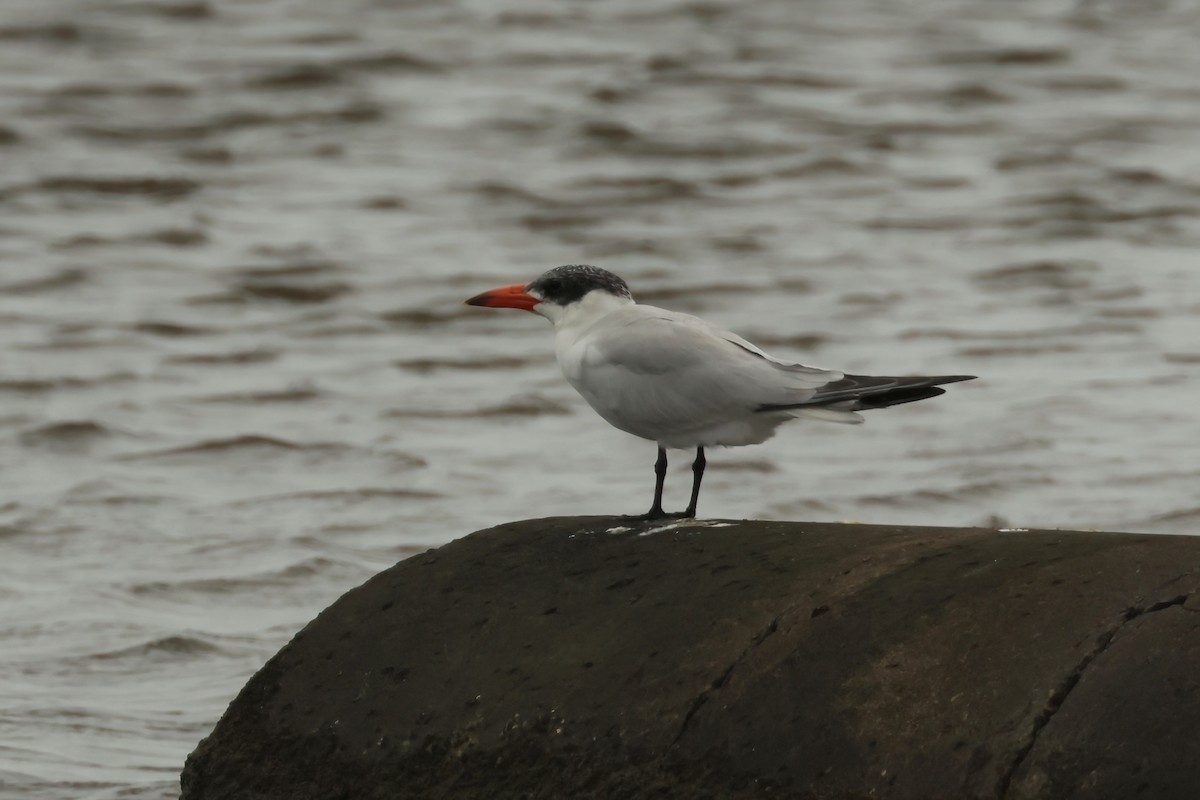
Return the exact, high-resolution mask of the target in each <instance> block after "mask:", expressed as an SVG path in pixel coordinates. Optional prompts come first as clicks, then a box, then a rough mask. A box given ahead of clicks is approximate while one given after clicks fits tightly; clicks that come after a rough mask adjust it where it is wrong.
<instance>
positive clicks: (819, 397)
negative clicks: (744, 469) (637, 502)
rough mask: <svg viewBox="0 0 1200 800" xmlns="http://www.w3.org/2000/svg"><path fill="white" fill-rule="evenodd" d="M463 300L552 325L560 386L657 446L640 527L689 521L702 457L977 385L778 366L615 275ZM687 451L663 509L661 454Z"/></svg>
mask: <svg viewBox="0 0 1200 800" xmlns="http://www.w3.org/2000/svg"><path fill="white" fill-rule="evenodd" d="M465 303H466V304H467V305H471V306H483V307H486V308H516V309H521V310H524V311H529V312H532V313H534V314H538V315H540V316H542V317H545V318H546V319H548V320H550V322H551V323H552V324H553V326H554V333H555V355H556V357H557V360H558V365H559V367H560V368H561V369H562V373H563V376H564V377H565V378H566V379H567V382H568V383H569V384H571V386H572V387H574V389H575V390H576V391H577V392H579V394H580V395H582V396H583V399H584V400H586V401H587V403H588V405H590V406H591V407H592V408H593V409H594V410H595V411H596V413H597V414H599V415H600V416H601V417H602V418H603V419H604V420H605V421H606V422H608V423H609V424H610V425H612V426H613V427H615V428H617V429H619V430H622V431H625V432H626V433H631V434H633V435H634V436H638V437H641V438H643V439H648V440H650V441H653V442H656V443H657V445H658V459H657V460H656V461H655V464H654V474H655V484H654V501H653V504H652V505H651V507H650V510H649V511H648V512H647V513H645V514H643V515H640V517H639V518H640V519H646V520H654V519H661V518H666V517H671V518H694V517H695V516H696V506H697V503H698V501H699V497H700V483H701V481H702V480H703V478H704V468H705V465H706V464H707V461H706V459H705V456H704V449H705V448H712V447H738V446H742V445H752V444H759V443H761V442H764V441H766V440H767V439H770V438H771V437H772V436H773V435H774V434H775V429H776V428H778V427H779V426H780V425H782V424H783V423H785V422H788V421H790V420H792V419H797V418H809V419H817V420H824V421H827V422H841V423H851V424H853V423H860V422H862V421H863V417H862V415H861V414H859V413H858V412H860V411H867V410H871V409H876V408H887V407H888V406H895V405H900V404H902V403H912V402H915V401H917V400H925V399H927V398H930V397H936V396H937V395H940V394H943V393H945V389H942V388H940V386H941V385H942V384H947V383H955V382H958V381H968V380H973V379H974V378H975V377H976V376H974V375H937V376H931V377H924V376H920V377H893V376H874V375H850V374H847V373H844V372H840V371H838V370H832V369H822V368H820V367H810V366H805V365H803V364H798V363H794V362H790V361H785V360H782V359H779V358H775V357H774V356H771V355H768V354H767V353H766V352H764V351H763V350H762V349H761V348H759V347H757V346H755V345H754V344H751V343H750V342H748V341H746V340H745V339H743V338H742V337H740V336H738V335H737V334H735V333H731V332H729V331H726V330H722V329H721V328H718V327H716V326H715V325H711V324H709V323H708V322H705V321H704V320H702V319H700V318H699V317H695V316H692V315H691V314H684V313H681V312H678V311H668V310H667V309H663V308H657V307H655V306H651V305H645V304H642V303H638V302H636V301H635V300H634V299H633V294H632V292H630V290H629V285H628V284H627V283H626V282H625V281H624V280H623V279H622V278H620V277H618V276H617V275H614V274H613V273H611V272H609V271H608V270H605V269H601V268H599V267H594V266H591V265H587V264H569V265H566V266H561V267H555V268H554V269H551V270H548V271H547V272H544V273H543V274H542V275H540V276H539V277H537V278H535V279H534V280H533V281H530V282H529V283H518V284H513V285H509V286H501V287H498V288H495V289H490V290H488V291H485V292H482V293H480V294H477V295H475V296H474V297H471V298H469V299H467V300H466V301H465ZM692 448H695V450H696V456H695V459H694V460H693V462H692V494H691V501H690V502H689V503H688V506H687V509H686V510H685V511H683V512H681V513H680V512H676V513H667V512H664V511H663V506H662V495H663V484H664V483H665V481H666V474H667V450H668V449H687V450H690V449H692Z"/></svg>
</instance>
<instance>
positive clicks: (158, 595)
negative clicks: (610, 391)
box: [0, 0, 1200, 798]
mask: <svg viewBox="0 0 1200 800" xmlns="http://www.w3.org/2000/svg"><path fill="white" fill-rule="evenodd" d="M1198 34H1200V12H1197V10H1196V6H1195V5H1194V4H1191V3H1184V2H1178V3H1175V2H1169V1H1167V0H1162V1H1155V2H1144V1H1141V0H1139V2H1132V0H1130V1H1129V2H1122V1H1120V0H1112V1H1106V0H1095V1H1094V2H1090V1H1088V0H1080V1H1079V2H1054V1H1053V0H1051V2H1046V1H1045V0H1039V2H1010V3H990V2H985V0H973V1H971V2H941V1H940V0H921V2H913V3H890V2H882V1H880V2H868V1H867V0H813V1H811V2H805V3H795V2H790V0H755V2H744V1H743V0H692V1H691V2H666V1H665V0H638V1H637V2H633V1H632V0H623V1H620V2H593V3H555V4H549V3H534V2H512V3H504V4H496V3H487V2H468V1H467V0H460V1H459V2H440V3H419V2H405V1H404V0H342V1H341V2H336V3H331V2H328V1H327V0H259V1H258V2H232V0H230V1H229V2H225V1H224V0H201V1H200V2H189V1H188V0H181V2H166V0H49V1H47V0H5V1H4V3H3V4H2V5H0V470H2V472H0V478H2V483H0V795H3V797H5V798H8V797H13V798H16V797H20V798H64V797H78V798H117V797H121V798H129V797H133V798H161V797H172V796H174V795H175V794H176V793H177V777H176V776H177V774H178V770H179V768H180V766H181V765H182V762H183V759H184V757H185V755H186V754H187V753H188V752H189V751H190V750H191V749H192V748H193V747H194V746H195V744H196V742H197V741H198V740H199V739H200V738H201V737H202V736H203V735H204V734H205V733H207V731H208V730H209V729H210V728H211V726H212V724H213V722H214V721H215V720H216V718H217V717H218V715H219V714H220V713H221V711H222V710H223V709H224V707H225V704H226V703H227V702H228V701H229V699H230V698H231V697H232V696H233V695H234V694H235V693H236V691H237V690H238V689H239V688H240V687H241V685H242V684H243V683H244V682H245V680H246V679H247V678H248V677H249V676H250V675H251V674H252V673H253V671H254V670H255V669H257V667H258V666H260V665H261V664H262V662H263V661H264V660H265V659H266V658H267V657H268V656H270V655H271V654H272V653H273V652H275V650H277V649H278V647H279V646H280V645H281V644H283V643H284V642H285V641H286V640H287V639H288V638H289V637H290V636H291V634H292V633H293V632H294V631H295V630H297V629H298V628H299V627H300V626H301V625H303V624H304V623H305V622H306V621H307V620H308V619H310V618H311V617H312V616H313V615H314V614H315V613H316V612H317V611H318V610H320V609H321V608H322V607H324V606H325V605H327V604H328V603H329V602H330V601H331V600H333V599H334V598H336V597H337V596H338V595H340V594H341V593H342V592H344V591H345V590H347V589H348V588H350V587H352V586H354V585H356V584H358V583H360V582H361V581H363V580H364V579H365V578H367V577H368V576H370V575H371V574H373V573H375V572H377V571H378V570H380V569H382V568H383V567H385V566H387V565H390V564H392V563H394V562H395V561H396V560H398V559H401V558H404V557H405V556H407V555H409V554H411V553H413V552H417V551H419V550H422V549H424V548H427V547H430V546H434V545H437V544H440V543H442V542H445V541H447V540H449V539H451V538H455V537H458V536H461V535H463V534H465V533H467V532H470V531H472V530H475V529H477V528H480V527H484V526H487V525H490V524H493V523H498V522H502V521H507V520H511V519H515V518H523V517H531V516H544V515H554V514H596V513H610V512H615V513H630V512H639V511H642V510H644V508H645V507H646V506H647V505H648V504H649V495H650V490H651V488H652V484H653V474H652V464H653V458H654V448H653V445H651V444H650V443H647V442H642V441H639V440H635V439H633V438H631V437H628V436H626V435H624V434H621V433H618V432H616V431H614V430H612V429H610V428H608V427H607V426H606V425H605V424H604V423H603V422H602V421H600V420H599V419H598V418H597V417H595V416H594V415H593V414H592V412H591V411H590V410H589V409H587V408H586V406H585V405H584V404H583V402H582V400H580V399H579V398H577V397H576V396H575V395H574V393H573V392H572V391H571V390H570V388H569V387H567V386H566V384H565V383H564V382H563V380H562V379H561V377H560V375H559V374H558V371H557V367H556V365H555V363H554V360H553V342H552V338H551V334H550V330H549V327H548V325H547V324H546V323H545V321H544V320H541V319H538V318H536V317H533V316H532V315H525V314H521V313H519V312H497V311H489V310H487V309H477V308H468V307H464V306H462V305H461V304H460V303H461V300H462V299H463V298H465V297H467V296H469V295H472V294H475V293H476V292H478V291H480V290H482V289H486V288H490V287H492V286H494V285H498V284H505V283H514V282H517V281H522V280H528V279H530V278H532V277H534V276H536V275H537V274H538V273H540V272H541V271H542V270H544V269H546V268H548V267H551V266H554V265H557V264H563V263H577V262H586V263H595V264H599V265H601V266H604V267H607V268H609V269H611V270H613V271H615V272H617V273H619V274H621V275H623V276H624V277H625V278H626V279H627V280H628V281H629V282H630V284H631V285H632V286H633V289H634V292H635V294H636V295H638V296H639V297H640V298H641V299H643V300H645V301H647V302H654V303H656V304H660V305H664V306H667V307H671V308H676V309H681V310H685V311H690V312H694V313H699V314H702V315H704V316H706V317H708V318H710V319H712V320H713V321H715V322H717V323H719V324H722V325H724V326H727V327H729V328H732V329H734V330H737V331H738V332H740V333H742V334H743V335H745V336H747V337H748V338H750V339H752V340H755V341H757V342H759V343H760V344H762V345H763V346H764V347H767V348H768V349H769V350H772V351H774V352H776V353H778V354H779V355H781V356H785V357H791V358H794V359H797V360H804V361H806V362H808V363H816V364H818V365H827V366H831V367H837V368H844V369H847V370H851V371H855V372H867V373H871V372H876V373H880V372H883V373H888V372H899V373H908V372H945V373H962V372H970V373H975V374H978V375H980V376H981V379H980V380H978V381H975V382H973V383H971V384H964V385H959V386H954V387H951V391H950V392H949V393H948V394H947V395H946V396H945V397H942V398H939V399H937V400H934V401H931V402H928V403H921V404H917V405H912V406H905V407H901V408H897V409H893V410H889V411H882V412H877V413H875V414H873V415H871V418H870V419H869V421H868V424H867V425H865V426H863V427H861V428H856V429H849V428H846V427H842V426H832V425H827V426H822V425H820V424H815V423H803V424H796V425H794V426H791V427H788V428H785V429H784V430H782V431H781V432H780V435H779V436H778V437H777V438H776V439H774V440H772V441H771V442H769V443H767V444H765V445H762V446H759V447H756V448H748V449H741V450H727V451H717V452H714V453H712V454H711V455H710V460H709V464H710V467H709V476H708V478H707V480H706V486H705V492H704V496H703V498H702V503H701V510H702V512H703V513H704V514H706V515H711V516H723V517H765V518H787V519H820V520H862V521H868V522H894V523H909V524H922V523H927V524H949V525H990V526H996V527H1002V526H1021V527H1035V526H1037V527H1044V526H1069V527H1084V528H1089V527H1094V528H1103V529H1126V530H1135V531H1149V532H1182V533H1190V532H1192V530H1193V526H1194V524H1195V523H1196V521H1197V519H1200V496H1198V494H1197V489H1196V487H1197V485H1198V483H1200V466H1197V462H1196V457H1195V451H1196V442H1197V441H1200V415H1198V413H1197V407H1196V399H1197V396H1198V390H1200V379H1198V378H1197V370H1198V368H1200V321H1198V320H1200V314H1198V312H1200V292H1197V291H1196V288H1195V287H1196V283H1197V282H1196V272H1197V268H1198V267H1197V248H1198V246H1200V137H1198V136H1197V133H1196V132H1197V130H1200V88H1198V87H1197V82H1196V75H1198V74H1200V48H1197V47H1196V45H1195V42H1196V39H1197V35H1198ZM689 480H690V474H689V473H688V471H687V456H686V455H679V456H677V463H675V464H674V466H673V470H672V473H671V475H670V478H669V483H668V495H669V501H668V504H669V505H671V506H680V507H682V505H683V504H684V503H685V501H686V494H687V489H688V483H689ZM997 535H1002V534H997Z"/></svg>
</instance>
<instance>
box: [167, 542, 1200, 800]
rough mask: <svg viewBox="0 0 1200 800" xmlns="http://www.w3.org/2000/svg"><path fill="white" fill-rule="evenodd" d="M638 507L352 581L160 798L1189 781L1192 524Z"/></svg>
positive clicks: (1177, 785)
mask: <svg viewBox="0 0 1200 800" xmlns="http://www.w3.org/2000/svg"><path fill="white" fill-rule="evenodd" d="M618 526H622V527H625V526H632V528H633V529H632V530H621V529H620V528H618ZM661 527H662V526H661V525H660V526H654V525H651V524H648V523H630V522H628V521H624V520H620V519H614V518H564V519H544V520H532V521H526V522H516V523H512V524H509V525H502V526H500V527H497V528H492V529H490V530H485V531H480V532H478V533H475V534H472V535H471V536H468V537H466V538H464V539H460V540H458V541H456V542H453V543H451V544H448V545H446V546H445V547H442V548H440V549H438V550H434V551H430V552H428V553H426V554H424V555H420V556H415V557H413V558H411V559H409V560H407V561H404V562H401V563H399V564H397V565H396V566H395V567H392V568H391V569H389V570H387V571H385V572H383V573H381V574H379V575H377V576H376V577H374V578H372V579H371V580H370V581H368V582H367V583H365V584H363V585H362V586H360V587H358V588H356V589H353V590H352V591H350V592H348V593H347V594H346V595H345V596H344V597H342V598H341V599H340V600H338V601H337V602H336V603H334V604H333V605H332V606H331V607H330V608H328V609H327V610H326V611H324V612H323V613H322V614H321V615H320V616H319V617H317V619H316V620H314V621H313V622H312V623H310V624H309V625H308V626H307V627H306V628H304V630H302V631H301V632H300V633H298V634H297V635H296V637H295V638H294V639H293V640H292V642H291V643H290V644H288V645H287V646H286V647H285V648H284V649H283V650H281V651H280V652H279V653H278V655H276V656H275V657H274V658H272V659H271V660H270V661H269V662H268V663H267V664H266V666H264V667H263V669H262V670H261V671H260V672H259V673H258V674H257V675H255V676H254V678H253V679H252V680H251V681H250V683H249V684H247V686H246V687H245V689H243V691H242V692H241V694H240V695H239V696H238V697H237V699H235V700H234V701H233V703H232V704H231V705H230V707H229V710H228V711H227V712H226V714H225V716H224V717H223V718H222V719H221V721H220V722H219V723H218V724H217V727H216V729H215V730H214V731H213V733H212V734H211V735H210V736H209V737H208V738H207V739H205V740H204V741H203V742H201V744H200V746H199V747H198V748H197V749H196V751H195V752H194V753H193V754H192V755H191V757H190V758H189V759H188V762H187V765H186V767H185V769H184V772H183V776H182V783H183V800H218V799H220V798H239V800H256V799H258V798H262V800H267V799H268V798H270V799H271V800H275V799H276V798H278V800H317V799H318V798H319V799H320V800H333V799H334V798H347V799H350V798H354V799H355V800H371V799H373V798H389V800H391V799H392V798H447V799H449V798H454V800H471V799H472V798H481V799H482V798H488V800H498V799H502V798H560V797H562V798H650V797H654V798H676V797H678V798H758V797H773V798H784V797H786V798H792V797H796V798H838V799H839V800H846V799H847V798H922V799H926V798H1013V799H1014V800H1015V799H1016V798H1055V800H1061V799H1062V798H1096V799H1099V798H1121V799H1122V800H1125V799H1126V798H1132V797H1135V796H1136V797H1146V798H1154V799H1155V800H1170V799H1171V798H1180V800H1194V798H1196V797H1197V796H1200V794H1198V791H1200V790H1198V789H1197V787H1200V597H1198V595H1197V589H1198V588H1200V537H1197V538H1193V537H1181V536H1146V535H1132V534H1117V533H1095V532H1075V531H1029V532H997V531H992V530H983V529H946V528H894V527H877V526H863V525H834V524H811V523H796V522H730V523H715V522H699V523H697V522H694V521H689V522H684V523H677V524H675V525H674V526H671V527H668V528H667V529H665V530H663V529H661ZM614 529H615V530H614Z"/></svg>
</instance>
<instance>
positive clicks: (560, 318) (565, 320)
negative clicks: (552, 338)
mask: <svg viewBox="0 0 1200 800" xmlns="http://www.w3.org/2000/svg"><path fill="white" fill-rule="evenodd" d="M631 305H634V302H633V299H632V298H629V297H617V296H616V295H614V294H609V293H608V292H588V293H587V294H586V295H584V296H583V297H582V298H580V299H579V300H576V301H575V302H574V303H571V304H570V305H567V306H551V307H549V308H546V309H545V310H543V309H542V308H541V306H538V308H537V310H538V311H539V312H541V313H542V315H543V316H544V317H546V318H547V319H549V320H550V322H552V323H553V324H554V332H555V334H556V335H557V336H558V337H559V338H563V337H566V338H572V339H573V338H577V337H579V336H581V335H583V333H584V332H585V331H586V330H588V329H589V328H591V327H592V326H593V325H595V324H596V323H597V322H599V321H600V320H602V319H604V318H605V317H607V316H608V315H609V314H611V313H613V312H614V311H618V310H620V309H622V308H627V307H628V306H631Z"/></svg>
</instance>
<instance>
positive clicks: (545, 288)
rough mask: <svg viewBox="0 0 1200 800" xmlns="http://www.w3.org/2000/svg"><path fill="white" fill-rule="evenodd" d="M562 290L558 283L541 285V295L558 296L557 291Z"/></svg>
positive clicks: (550, 282)
mask: <svg viewBox="0 0 1200 800" xmlns="http://www.w3.org/2000/svg"><path fill="white" fill-rule="evenodd" d="M561 288H562V284H561V283H559V282H558V281H546V282H545V283H543V284H542V293H543V294H547V295H555V294H558V290H559V289H561Z"/></svg>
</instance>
